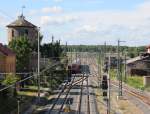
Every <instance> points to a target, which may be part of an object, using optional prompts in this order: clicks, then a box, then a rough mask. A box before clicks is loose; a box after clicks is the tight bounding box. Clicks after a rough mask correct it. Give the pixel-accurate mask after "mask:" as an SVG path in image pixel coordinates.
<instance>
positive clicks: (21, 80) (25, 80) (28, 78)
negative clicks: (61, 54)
mask: <svg viewBox="0 0 150 114" xmlns="http://www.w3.org/2000/svg"><path fill="white" fill-rule="evenodd" d="M58 64H60V62H56V63H55V64H54V65H52V66H47V68H46V69H44V70H42V71H41V72H40V75H41V74H42V73H43V72H45V71H46V70H48V69H49V68H52V67H54V66H56V65H58ZM32 77H35V75H32V76H30V77H27V78H25V79H23V80H19V81H18V82H16V83H14V84H11V85H9V86H7V87H4V88H2V89H0V92H1V91H4V90H6V89H8V88H10V87H13V86H15V85H16V84H18V83H21V82H24V81H26V80H28V79H30V78H32Z"/></svg>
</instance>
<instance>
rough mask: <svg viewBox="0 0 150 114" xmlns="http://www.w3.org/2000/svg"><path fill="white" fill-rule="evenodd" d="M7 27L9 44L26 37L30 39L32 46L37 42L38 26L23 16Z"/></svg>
mask: <svg viewBox="0 0 150 114" xmlns="http://www.w3.org/2000/svg"><path fill="white" fill-rule="evenodd" d="M7 27H8V41H9V42H10V41H12V39H14V38H17V37H19V36H26V37H27V38H29V41H30V43H31V44H33V43H34V42H36V41H37V36H38V30H37V26H35V25H34V24H32V23H30V22H29V21H27V20H26V19H25V17H24V16H23V14H22V15H21V16H18V19H17V20H15V21H14V22H12V23H10V24H9V25H7Z"/></svg>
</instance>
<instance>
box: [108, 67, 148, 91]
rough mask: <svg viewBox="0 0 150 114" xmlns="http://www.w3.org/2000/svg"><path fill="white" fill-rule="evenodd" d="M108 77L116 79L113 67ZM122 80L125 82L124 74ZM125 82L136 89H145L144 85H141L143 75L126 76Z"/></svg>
mask: <svg viewBox="0 0 150 114" xmlns="http://www.w3.org/2000/svg"><path fill="white" fill-rule="evenodd" d="M110 77H111V80H116V71H115V70H114V69H111V71H110ZM123 81H124V82H125V80H124V76H123ZM126 83H127V84H128V85H130V86H132V87H134V88H137V89H141V90H144V89H145V87H144V86H143V77H140V76H127V81H126ZM149 89H150V88H149Z"/></svg>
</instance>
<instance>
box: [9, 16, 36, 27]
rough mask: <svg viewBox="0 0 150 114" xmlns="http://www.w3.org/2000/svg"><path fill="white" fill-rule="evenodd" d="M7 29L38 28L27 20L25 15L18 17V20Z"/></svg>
mask: <svg viewBox="0 0 150 114" xmlns="http://www.w3.org/2000/svg"><path fill="white" fill-rule="evenodd" d="M7 27H30V28H35V27H36V26H35V25H34V24H32V23H30V22H29V21H27V20H25V17H24V16H23V15H21V16H18V19H17V20H15V21H14V22H12V23H10V24H9V25H7Z"/></svg>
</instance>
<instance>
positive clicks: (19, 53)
mask: <svg viewBox="0 0 150 114" xmlns="http://www.w3.org/2000/svg"><path fill="white" fill-rule="evenodd" d="M9 47H10V48H11V49H12V50H13V51H14V52H15V53H16V70H17V72H24V71H25V70H27V69H28V66H29V58H30V53H31V44H30V43H29V40H28V38H26V37H17V38H14V39H13V40H12V41H11V42H10V43H9Z"/></svg>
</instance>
